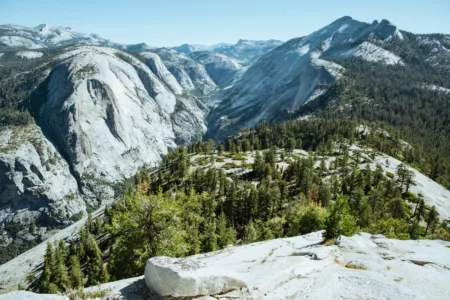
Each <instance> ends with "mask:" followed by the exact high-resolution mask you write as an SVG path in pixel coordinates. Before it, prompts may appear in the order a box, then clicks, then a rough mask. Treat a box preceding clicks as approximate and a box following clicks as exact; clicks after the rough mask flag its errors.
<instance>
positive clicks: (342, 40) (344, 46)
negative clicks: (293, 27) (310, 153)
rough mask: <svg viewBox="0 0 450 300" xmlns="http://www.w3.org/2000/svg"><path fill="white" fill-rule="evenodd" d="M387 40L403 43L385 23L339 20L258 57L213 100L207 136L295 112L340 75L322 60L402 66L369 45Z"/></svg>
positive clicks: (219, 136)
mask: <svg viewBox="0 0 450 300" xmlns="http://www.w3.org/2000/svg"><path fill="white" fill-rule="evenodd" d="M392 38H398V39H401V38H403V37H402V35H401V33H400V32H399V31H398V29H397V28H396V27H395V26H393V25H392V24H391V23H389V22H387V21H383V22H381V23H379V24H378V23H373V24H372V25H371V24H367V23H362V22H359V21H356V20H353V19H352V18H350V17H344V18H341V19H338V20H336V21H335V22H333V23H331V24H330V25H328V26H326V27H324V28H322V29H319V30H318V31H316V32H313V33H312V34H310V35H308V36H306V37H301V38H296V39H292V40H290V41H288V42H286V43H284V44H283V45H281V46H279V47H277V48H275V49H273V50H272V51H270V52H268V53H267V54H265V55H264V56H262V57H261V58H260V59H259V60H258V61H257V62H256V63H255V64H253V65H252V66H251V67H250V68H249V69H248V70H247V71H246V72H245V73H244V74H243V75H242V77H241V79H240V80H239V81H237V82H236V83H235V84H234V85H233V87H232V88H230V89H227V90H224V91H222V92H220V93H218V94H217V95H215V96H214V100H215V101H214V103H220V104H219V105H218V106H217V107H215V109H214V110H213V112H212V114H211V115H210V117H209V125H208V135H209V136H210V137H213V138H216V139H222V138H224V137H226V136H227V135H229V134H232V133H234V132H236V131H237V130H239V129H240V128H245V127H251V126H254V125H255V124H257V123H259V122H261V121H263V120H271V119H273V118H275V117H276V116H277V115H279V113H280V110H283V109H285V110H288V111H289V110H297V109H298V108H299V107H300V106H302V105H303V104H305V103H306V102H308V101H309V100H311V99H312V98H314V97H316V96H317V95H318V94H320V93H323V92H324V90H323V89H324V88H326V86H327V85H328V84H330V83H332V82H333V81H335V80H336V79H338V78H340V77H341V76H342V74H343V72H344V71H345V70H344V68H343V67H341V66H340V65H338V64H336V63H334V62H331V61H330V60H327V59H330V58H341V59H344V58H348V57H353V56H359V57H361V58H362V59H366V60H370V61H380V62H382V63H391V64H395V63H401V59H400V58H399V57H397V56H395V55H394V54H392V53H390V52H389V51H387V50H384V49H382V48H381V47H378V46H376V45H374V44H371V43H370V42H368V41H370V40H371V39H376V40H386V39H392ZM363 42H366V44H364V45H362V43H363ZM361 45H362V46H361Z"/></svg>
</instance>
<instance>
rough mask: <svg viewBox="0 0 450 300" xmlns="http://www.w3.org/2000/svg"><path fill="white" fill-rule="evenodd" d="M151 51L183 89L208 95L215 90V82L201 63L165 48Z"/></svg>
mask: <svg viewBox="0 0 450 300" xmlns="http://www.w3.org/2000/svg"><path fill="white" fill-rule="evenodd" d="M153 52H154V53H156V54H158V56H159V57H161V59H162V61H163V62H164V64H165V66H166V67H167V69H168V70H169V71H170V72H171V73H172V74H173V76H175V78H176V79H177V81H178V83H179V84H180V85H181V86H182V87H183V88H184V89H186V90H189V91H197V92H198V93H199V94H200V95H208V94H211V93H212V92H213V91H215V89H216V84H215V83H214V81H213V80H212V79H211V77H210V76H209V74H208V72H207V71H206V70H205V67H204V66H203V65H202V64H200V63H198V62H196V61H194V60H193V59H191V58H190V57H189V56H187V55H186V54H184V53H178V52H176V51H174V50H169V49H166V48H160V49H155V50H153ZM141 55H143V54H141Z"/></svg>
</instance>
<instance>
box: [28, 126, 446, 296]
mask: <svg viewBox="0 0 450 300" xmlns="http://www.w3.org/2000/svg"><path fill="white" fill-rule="evenodd" d="M400 145H401V140H399V139H398V135H396V133H395V131H394V130H392V129H391V128H390V127H386V128H384V129H382V128H380V127H379V125H377V124H373V123H367V124H361V123H358V122H356V121H349V120H332V121H329V120H328V121H327V120H311V121H297V122H288V123H283V124H278V125H268V124H267V123H263V124H260V125H258V126H256V127H255V128H254V129H251V130H247V131H244V132H241V133H240V134H239V135H238V136H236V137H233V138H229V139H228V140H226V141H225V142H224V143H223V144H219V145H217V147H216V149H215V147H214V146H215V145H214V143H213V142H212V141H208V142H198V143H194V144H191V145H189V146H188V147H179V148H177V149H176V150H174V151H173V152H171V153H170V154H169V155H167V156H166V158H165V161H164V163H163V164H162V165H161V166H160V167H159V168H158V169H156V170H147V169H144V170H142V171H141V172H140V173H139V174H137V175H136V176H135V179H134V183H133V184H132V185H130V186H129V188H128V189H127V191H126V192H125V193H124V195H123V196H122V197H121V198H120V199H119V200H118V201H117V202H116V203H114V204H113V205H112V206H111V207H107V208H106V209H105V214H104V218H103V219H95V220H89V221H88V223H87V225H86V227H85V228H84V229H83V230H82V232H81V234H80V237H79V241H76V242H72V243H70V245H69V246H68V249H66V246H65V243H64V242H59V243H58V244H57V245H55V246H52V245H49V247H48V253H47V255H46V259H45V263H44V267H43V272H42V275H40V276H34V277H31V280H35V283H34V284H33V285H32V286H31V287H32V288H35V289H37V290H39V291H42V292H55V291H68V290H69V289H70V288H75V289H76V288H79V287H80V286H89V285H95V284H98V283H101V282H105V281H108V280H118V279H123V278H129V277H133V276H139V275H142V274H143V270H144V267H145V263H146V261H147V259H148V258H150V257H153V256H160V255H166V256H172V257H183V256H187V255H193V254H197V253H202V252H210V251H215V250H218V249H221V248H224V247H226V246H227V245H229V244H245V243H251V242H255V241H263V240H268V239H273V238H280V237H289V236H295V235H299V234H306V233H309V232H313V231H317V230H321V229H324V230H325V231H324V235H323V236H324V241H325V242H326V243H332V242H333V239H335V238H337V237H338V236H339V235H341V234H344V235H353V234H354V233H356V232H358V231H366V232H371V233H381V234H384V235H386V236H387V237H390V238H397V239H410V238H411V239H418V238H424V237H426V238H441V239H450V233H449V227H448V223H446V222H445V221H444V222H441V221H440V220H439V214H438V213H437V210H436V208H435V207H430V206H428V205H427V204H426V203H425V201H424V199H423V198H422V197H421V195H415V194H413V193H411V192H410V191H409V189H410V187H411V186H412V185H414V176H413V173H412V172H411V171H409V169H408V168H406V167H405V166H404V165H402V164H401V165H399V167H398V168H397V170H396V174H393V173H389V172H385V171H384V170H383V168H382V167H381V166H380V165H377V166H375V167H374V166H373V162H374V160H373V158H374V157H376V156H377V155H379V154H380V152H381V151H382V152H384V153H389V154H391V155H392V156H396V157H398V158H403V159H404V158H406V157H409V156H410V155H411V153H415V151H416V149H414V148H411V147H410V146H408V145H407V144H404V145H403V146H400ZM60 253H64V254H63V255H61V254H60ZM58 262H59V263H58ZM63 262H65V264H64V263H63ZM55 274H60V275H55ZM63 274H66V275H63ZM54 276H58V278H61V280H63V281H64V282H59V281H53V280H51V278H53V277H54ZM37 277H39V278H37ZM49 282H50V283H49Z"/></svg>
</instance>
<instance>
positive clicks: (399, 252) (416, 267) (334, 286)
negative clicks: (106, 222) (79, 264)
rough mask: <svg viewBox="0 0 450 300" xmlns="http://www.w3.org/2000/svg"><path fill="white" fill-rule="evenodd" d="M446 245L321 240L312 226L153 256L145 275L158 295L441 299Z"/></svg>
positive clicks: (445, 289)
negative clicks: (179, 255) (201, 250)
mask: <svg viewBox="0 0 450 300" xmlns="http://www.w3.org/2000/svg"><path fill="white" fill-rule="evenodd" d="M449 248H450V242H444V241H440V240H436V241H431V240H417V241H413V240H407V241H401V240H391V239H387V238H385V237H384V236H382V235H371V234H367V233H360V234H357V235H355V236H353V237H345V236H342V237H341V238H339V239H338V241H337V242H336V244H335V245H331V246H325V245H323V243H322V232H315V233H311V234H307V235H303V236H298V237H293V238H285V239H277V240H271V241H266V242H259V243H253V244H249V245H245V246H240V247H228V248H226V249H223V250H221V251H217V252H212V253H207V254H201V255H196V256H192V257H189V258H185V259H175V258H167V257H156V258H152V259H150V260H149V261H148V262H147V267H146V270H145V280H146V282H147V285H148V286H149V287H150V288H151V289H152V290H153V291H154V292H157V293H158V294H160V295H163V296H169V295H170V296H174V297H176V296H185V297H187V299H191V298H192V299H194V298H196V297H198V296H201V295H206V296H210V297H211V298H210V299H214V298H227V297H230V298H235V299H361V298H363V299H445V298H446V297H447V295H448V293H449V292H450V286H449V285H448V284H447V283H448V280H449V279H450V271H449V270H450V256H449V255H448V254H449V252H450V249H449ZM225 279H226V280H225Z"/></svg>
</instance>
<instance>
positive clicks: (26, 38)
mask: <svg viewBox="0 0 450 300" xmlns="http://www.w3.org/2000/svg"><path fill="white" fill-rule="evenodd" d="M352 59H357V61H360V60H361V61H364V62H366V63H367V62H369V63H373V64H374V65H376V66H378V67H380V66H381V67H382V68H384V67H386V68H397V69H400V68H408V67H411V66H416V65H420V66H423V65H425V66H426V67H427V68H430V70H436V72H439V70H445V69H446V70H448V69H449V68H450V63H449V62H450V36H448V35H415V34H413V33H408V32H404V31H401V30H399V29H398V28H397V27H396V26H395V25H393V24H392V23H391V22H389V21H387V20H382V21H380V22H377V21H374V22H373V23H372V24H367V23H364V22H359V21H357V20H354V19H352V18H350V17H343V18H340V19H338V20H336V21H334V22H333V23H331V24H329V25H327V26H325V27H323V28H321V29H319V30H317V31H315V32H313V33H311V34H310V35H308V36H305V37H297V38H293V39H291V40H289V41H287V42H285V43H283V42H281V41H277V40H269V41H251V40H239V41H238V42H237V43H236V44H234V45H230V44H219V45H214V46H201V45H189V44H184V45H181V46H178V47H172V48H153V47H150V46H148V45H146V44H136V45H123V44H119V43H117V42H112V41H110V40H107V39H104V38H101V37H99V36H97V35H94V34H82V33H76V32H73V31H72V30H71V29H70V28H63V27H58V26H49V25H39V26H37V27H34V28H26V27H22V26H17V25H2V26H0V65H1V66H0V70H1V71H4V74H7V75H8V76H6V75H5V76H3V77H2V78H1V80H0V82H1V91H2V97H3V100H2V102H1V103H0V104H1V106H0V107H1V108H2V109H5V111H6V109H8V114H9V115H6V116H5V117H4V119H2V120H1V121H2V125H5V126H2V127H0V130H1V133H0V182H2V187H1V188H0V224H11V223H19V224H22V225H23V226H22V227H21V229H20V230H18V231H14V232H4V233H3V235H2V237H0V243H1V244H2V245H3V246H7V245H9V244H11V243H13V242H19V243H21V242H24V243H26V242H32V241H35V240H38V239H42V238H45V237H47V236H49V235H51V234H52V232H51V231H50V230H49V229H50V226H58V227H63V226H67V225H68V224H70V223H73V222H74V221H76V220H77V219H79V218H80V216H81V215H82V214H83V213H86V212H87V210H90V209H92V208H93V207H97V206H99V205H100V203H102V202H104V201H105V200H107V199H111V198H114V197H116V194H115V191H114V188H113V185H114V184H115V183H117V182H119V181H122V180H124V179H126V178H130V177H131V176H133V175H134V174H135V173H136V172H137V171H138V170H139V169H141V168H143V167H149V166H155V165H156V164H157V163H159V162H160V161H161V157H162V156H163V155H164V154H167V153H168V151H169V150H170V149H173V148H175V147H176V146H177V145H180V144H184V143H189V142H193V141H196V140H199V139H201V138H202V137H203V136H204V135H205V134H206V137H208V138H213V139H215V140H223V139H224V138H226V137H227V136H229V135H231V134H235V133H237V132H238V131H239V130H240V129H244V128H248V127H251V126H254V125H256V124H258V123H260V122H262V121H284V120H288V119H290V118H292V116H294V115H295V114H296V113H299V112H301V111H302V109H304V108H305V107H306V105H309V106H308V107H310V106H311V105H312V106H311V107H312V108H311V110H310V111H309V112H311V111H314V109H315V108H318V107H319V106H320V105H319V104H323V103H326V104H327V105H330V107H332V105H336V110H346V109H348V110H349V111H350V110H352V109H353V107H352V106H351V105H350V104H348V103H344V104H343V103H341V102H339V101H337V100H338V99H337V97H336V95H335V94H332V93H331V92H332V91H334V90H333V89H330V87H331V86H332V84H333V83H335V82H336V81H337V80H340V79H345V78H346V77H345V76H346V71H347V69H349V68H346V66H345V64H346V61H350V60H352ZM424 80H425V79H424ZM433 80H434V81H433ZM428 81H429V82H424V81H422V78H418V81H417V82H414V85H415V86H417V87H418V88H420V89H428V90H430V92H433V93H441V94H440V95H441V96H442V95H444V94H445V95H447V96H442V97H448V96H450V94H448V93H446V91H448V89H449V88H450V86H448V83H443V82H441V81H440V80H438V79H436V80H435V79H433V78H431V79H430V78H429V79H428ZM446 84H447V85H446ZM370 101H371V100H370V99H368V102H370ZM24 111H25V112H29V113H30V115H31V116H32V117H33V118H32V120H29V121H26V122H25V124H21V126H6V125H11V124H9V123H8V122H11V123H12V122H16V117H15V116H16V115H17V114H20V113H23V112H24ZM9 112H10V113H9ZM295 117H296V116H295ZM11 120H12V121H11ZM17 122H22V121H21V119H20V120H19V121H17ZM14 125H15V124H14ZM34 223H37V224H38V225H40V226H39V227H40V229H39V230H38V231H35V232H33V233H32V232H30V231H29V230H28V226H30V224H34Z"/></svg>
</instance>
